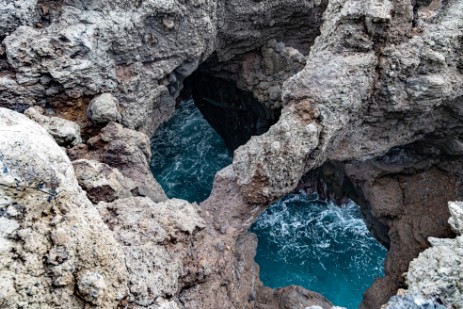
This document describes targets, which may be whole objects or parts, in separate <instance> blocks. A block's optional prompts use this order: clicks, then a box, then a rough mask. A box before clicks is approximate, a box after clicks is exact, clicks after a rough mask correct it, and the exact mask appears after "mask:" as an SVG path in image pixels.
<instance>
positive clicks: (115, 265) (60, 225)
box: [0, 108, 128, 308]
mask: <svg viewBox="0 0 463 309" xmlns="http://www.w3.org/2000/svg"><path fill="white" fill-rule="evenodd" d="M0 131H2V132H8V134H0V149H1V151H0V171H1V172H0V201H1V203H0V211H1V213H2V214H4V215H2V216H1V217H0V278H2V280H0V304H2V306H4V307H7V308H53V307H60V306H63V304H66V306H68V307H74V308H82V307H85V306H87V305H88V302H91V303H92V304H95V305H99V306H101V307H108V308H113V307H117V306H118V304H119V303H120V302H121V301H122V300H123V299H124V297H126V296H127V295H128V289H127V269H126V266H125V264H124V255H123V253H122V251H121V248H120V247H119V245H118V244H117V242H116V241H115V239H114V238H113V234H112V233H111V231H110V230H109V229H108V228H107V226H106V225H105V224H104V223H103V221H102V220H101V217H100V216H99V214H98V211H97V210H96V208H95V207H94V206H93V205H92V204H91V203H90V201H89V200H88V199H87V197H86V196H85V194H84V192H83V191H82V189H81V188H80V187H79V186H78V184H77V180H76V178H75V176H74V171H73V168H72V165H71V162H70V160H69V158H68V157H67V156H66V154H65V153H64V151H63V150H62V149H61V148H60V147H59V146H58V145H57V144H56V143H55V141H54V140H53V139H52V138H51V136H50V135H49V134H48V133H47V131H46V130H45V129H44V128H42V127H41V126H39V125H38V124H37V123H35V122H33V121H32V120H30V119H28V118H27V117H25V116H24V115H21V114H19V113H16V112H13V111H10V110H7V109H3V108H0ZM94 274H98V280H94V278H95V276H96V275H94ZM92 278H93V279H92ZM76 285H77V286H78V287H79V290H80V292H79V293H77V294H76V293H75V287H76Z"/></svg>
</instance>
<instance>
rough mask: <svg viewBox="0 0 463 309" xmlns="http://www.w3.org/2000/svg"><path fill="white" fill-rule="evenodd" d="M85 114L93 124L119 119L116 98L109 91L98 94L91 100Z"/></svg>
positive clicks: (118, 120)
mask: <svg viewBox="0 0 463 309" xmlns="http://www.w3.org/2000/svg"><path fill="white" fill-rule="evenodd" d="M87 115H88V117H89V118H90V119H91V120H92V122H93V123H95V124H106V123H108V122H111V121H114V122H120V121H121V114H120V112H119V107H118V103H117V99H116V98H115V97H114V96H113V95H112V94H110V93H103V94H100V95H99V96H97V97H95V98H94V99H93V100H91V101H90V105H89V106H88V110H87Z"/></svg>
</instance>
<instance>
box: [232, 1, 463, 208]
mask: <svg viewBox="0 0 463 309" xmlns="http://www.w3.org/2000/svg"><path fill="white" fill-rule="evenodd" d="M433 8H434V6H430V7H425V6H421V7H420V6H419V5H417V6H416V9H421V11H423V12H424V11H425V10H427V9H428V10H432V9H433ZM398 11H401V12H402V13H401V14H395V15H394V14H393V12H398ZM461 12H463V11H462V3H461V2H460V1H452V2H449V3H442V5H440V6H438V7H437V8H436V10H435V11H433V13H432V14H433V17H432V18H427V17H425V15H420V14H418V17H417V18H415V19H414V14H413V7H412V5H411V4H410V3H408V1H395V2H389V1H374V0H372V1H368V2H367V3H363V2H362V4H360V2H357V1H331V2H330V3H329V5H328V8H327V10H326V11H325V14H324V20H325V22H324V23H323V25H322V28H321V35H320V36H319V37H318V38H317V39H316V41H315V43H314V45H313V47H312V49H311V52H310V55H309V57H308V58H307V63H306V66H305V68H304V70H302V71H301V72H300V73H298V74H296V75H294V76H293V77H291V78H290V79H288V80H287V81H286V82H285V83H284V86H283V90H282V93H283V94H282V96H283V102H284V104H286V105H289V106H292V105H295V106H298V105H301V106H305V105H308V106H309V108H305V109H306V110H313V111H316V112H313V113H312V115H311V116H309V115H310V113H305V115H307V116H306V117H307V119H306V120H305V121H304V122H299V123H297V122H295V123H294V125H293V126H291V127H286V128H285V126H284V123H285V122H286V123H287V122H288V121H289V120H288V118H293V119H294V120H296V119H298V118H299V117H300V115H299V114H298V113H297V112H289V113H288V115H287V116H286V117H285V116H284V115H283V116H282V117H281V120H280V121H279V122H278V123H277V124H276V125H275V126H274V128H275V129H274V130H270V131H269V132H268V133H266V134H264V135H262V136H261V137H260V138H255V139H252V140H251V141H250V142H249V143H247V144H246V145H245V146H243V147H241V148H240V149H238V150H237V152H236V154H235V161H234V162H235V163H234V164H235V167H236V172H237V174H238V177H239V182H240V184H241V185H242V188H243V192H244V194H245V195H249V201H250V202H261V201H262V200H267V201H271V200H273V199H275V198H277V197H279V196H281V194H283V193H285V192H289V191H290V190H292V189H293V188H294V187H295V186H296V184H297V181H298V180H299V179H300V178H301V177H302V175H303V174H304V173H305V172H307V171H308V170H310V169H312V168H314V167H317V166H319V165H320V164H321V163H323V162H324V161H326V160H343V161H344V160H352V159H365V158H369V157H373V156H378V155H382V154H384V153H385V152H387V151H388V150H389V149H390V148H391V147H393V146H397V145H405V144H408V143H411V142H414V141H417V140H420V139H422V138H424V137H425V136H426V134H430V133H431V132H434V133H435V132H436V131H439V130H442V131H443V130H445V129H446V123H447V119H448V113H447V111H448V110H449V109H451V110H457V109H458V108H457V106H459V103H458V102H460V101H461V100H460V97H461V96H462V95H463V93H462V87H461V85H462V83H463V81H462V77H461V49H460V48H459V47H458V46H460V44H461V42H460V39H459V38H461V36H462V20H463V19H462V16H461V14H462V13H461ZM426 16H427V15H426ZM414 25H417V26H414ZM431 58H432V59H434V60H432V59H431ZM439 59H440V60H439ZM290 108H291V107H290ZM292 108H293V109H294V110H297V109H298V108H297V107H292ZM283 114H284V111H283ZM457 115H458V114H457ZM457 115H455V116H457ZM458 117H459V116H458ZM309 123H312V124H313V125H314V126H315V127H316V128H317V129H316V130H312V133H310V134H309V135H310V136H306V135H304V132H306V129H307V125H308V124H309ZM276 128H280V129H279V130H277V129H276ZM447 128H448V127H447ZM282 131H287V133H288V135H289V134H291V135H293V136H294V137H293V138H291V139H289V144H288V145H287V148H288V149H294V150H288V151H287V153H285V154H283V153H280V151H281V150H279V149H278V148H276V149H275V150H272V148H271V147H269V141H272V142H274V143H277V142H280V143H282V142H283V141H285V139H286V137H285V135H284V134H281V133H279V132H282ZM308 140H311V141H312V143H313V146H311V147H310V148H311V149H307V150H306V153H305V154H303V158H302V159H299V160H297V161H296V160H295V161H294V162H292V163H293V164H291V165H290V166H291V170H292V171H293V172H288V171H286V169H284V168H282V167H281V161H280V160H279V159H280V158H284V159H283V160H291V158H292V157H293V156H294V157H297V156H298V155H299V154H298V152H299V147H298V145H303V144H304V143H306V142H307V141H308ZM255 149H265V151H267V152H268V154H265V155H261V156H259V155H250V154H254V152H255ZM262 151H263V150H262ZM293 153H294V154H293ZM254 166H259V169H255V168H254ZM276 179H278V180H281V179H285V185H282V184H281V181H276ZM249 187H252V188H253V190H249V191H248V192H246V190H248V189H247V188H249ZM285 187H286V189H284V188H285ZM258 195H259V196H260V198H256V196H258Z"/></svg>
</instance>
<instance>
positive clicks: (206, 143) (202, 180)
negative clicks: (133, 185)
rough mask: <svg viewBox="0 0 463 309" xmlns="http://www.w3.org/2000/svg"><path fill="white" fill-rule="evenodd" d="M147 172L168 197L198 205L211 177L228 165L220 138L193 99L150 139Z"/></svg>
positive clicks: (210, 182)
mask: <svg viewBox="0 0 463 309" xmlns="http://www.w3.org/2000/svg"><path fill="white" fill-rule="evenodd" d="M151 151H152V159H151V171H152V172H153V174H154V177H155V178H156V180H157V181H158V182H159V184H160V185H161V186H162V188H163V189H164V191H165V192H166V194H167V196H168V197H169V198H173V197H176V198H181V199H184V200H187V201H189V202H202V201H203V200H205V199H206V198H207V197H208V196H209V194H210V193H211V190H212V183H213V180H214V175H215V173H216V172H217V171H219V170H221V169H222V168H224V167H225V166H227V165H229V164H231V162H232V159H231V154H230V153H229V151H228V150H227V147H226V146H225V143H224V141H223V139H222V138H221V137H220V135H219V134H217V132H215V131H214V129H213V128H212V127H211V126H210V125H209V123H208V122H207V121H206V119H204V117H203V116H202V114H201V112H200V111H199V110H198V108H197V107H196V106H195V104H194V102H193V100H191V99H190V100H185V101H182V102H180V104H179V106H177V109H176V111H175V113H174V115H173V116H172V118H171V119H169V121H168V122H166V123H165V124H163V125H162V126H161V127H160V128H159V129H158V130H156V133H155V134H154V136H153V137H152V138H151Z"/></svg>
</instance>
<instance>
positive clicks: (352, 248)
mask: <svg viewBox="0 0 463 309" xmlns="http://www.w3.org/2000/svg"><path fill="white" fill-rule="evenodd" d="M151 143H152V144H151V145H152V153H153V157H152V161H151V169H152V171H153V174H154V175H155V177H156V179H157V180H158V181H159V183H160V184H161V186H162V187H163V188H164V190H165V191H166V194H167V196H169V197H170V198H173V197H176V198H182V199H185V200H188V201H190V202H200V201H203V200H205V199H206V198H207V197H208V196H209V194H210V192H211V189H212V183H213V178H214V175H215V173H216V172H217V171H219V170H220V169H222V168H223V167H225V166H227V165H229V164H230V163H231V162H232V159H231V156H230V154H229V152H228V151H227V149H226V147H225V144H224V142H223V140H222V139H221V137H220V136H219V135H218V134H217V133H216V132H215V131H214V130H213V129H212V128H211V127H210V126H209V124H208V123H207V121H206V120H205V119H204V118H203V117H202V115H201V113H200V111H199V110H198V109H197V108H196V107H195V105H194V103H193V101H192V100H188V101H183V102H181V104H180V106H179V107H178V108H177V110H176V112H175V114H174V116H173V117H172V118H171V119H170V120H169V121H168V122H167V123H165V124H164V125H163V126H162V127H161V128H159V129H158V130H157V132H156V134H155V135H154V136H153V138H152V141H151ZM224 198H226V197H224ZM251 230H252V231H253V232H254V233H256V234H257V236H258V240H259V245H258V247H257V255H256V262H257V263H258V264H259V265H260V269H261V271H260V275H261V280H262V281H263V282H264V284H265V285H267V286H270V287H273V288H277V287H282V286H287V285H291V284H296V285H301V286H303V287H305V288H307V289H310V290H314V291H317V292H320V293H322V294H323V295H325V296H326V297H328V299H330V300H331V301H332V302H333V303H334V304H335V305H338V306H344V307H347V308H349V309H353V308H357V307H358V305H359V303H360V301H361V299H362V294H363V292H364V291H365V290H366V289H367V288H368V287H369V286H370V285H371V283H372V282H373V280H374V278H375V277H378V276H382V275H383V263H384V256H385V254H386V250H385V249H384V248H383V247H382V246H381V245H380V244H379V243H378V242H376V240H374V239H373V238H372V236H371V235H370V234H369V232H368V230H367V228H366V226H365V224H364V222H363V220H362V219H361V216H360V211H359V207H358V206H357V205H355V204H354V203H349V204H347V205H345V206H344V207H337V206H335V205H333V204H330V203H324V202H321V201H319V200H318V199H317V198H316V196H308V195H306V194H304V193H298V194H289V195H287V196H286V197H284V198H282V199H281V200H279V201H278V202H276V203H274V204H273V205H272V206H271V207H269V208H268V209H267V210H266V211H265V212H264V213H263V214H262V215H261V216H260V217H259V218H258V220H257V221H256V222H255V224H254V225H253V226H252V228H251Z"/></svg>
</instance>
